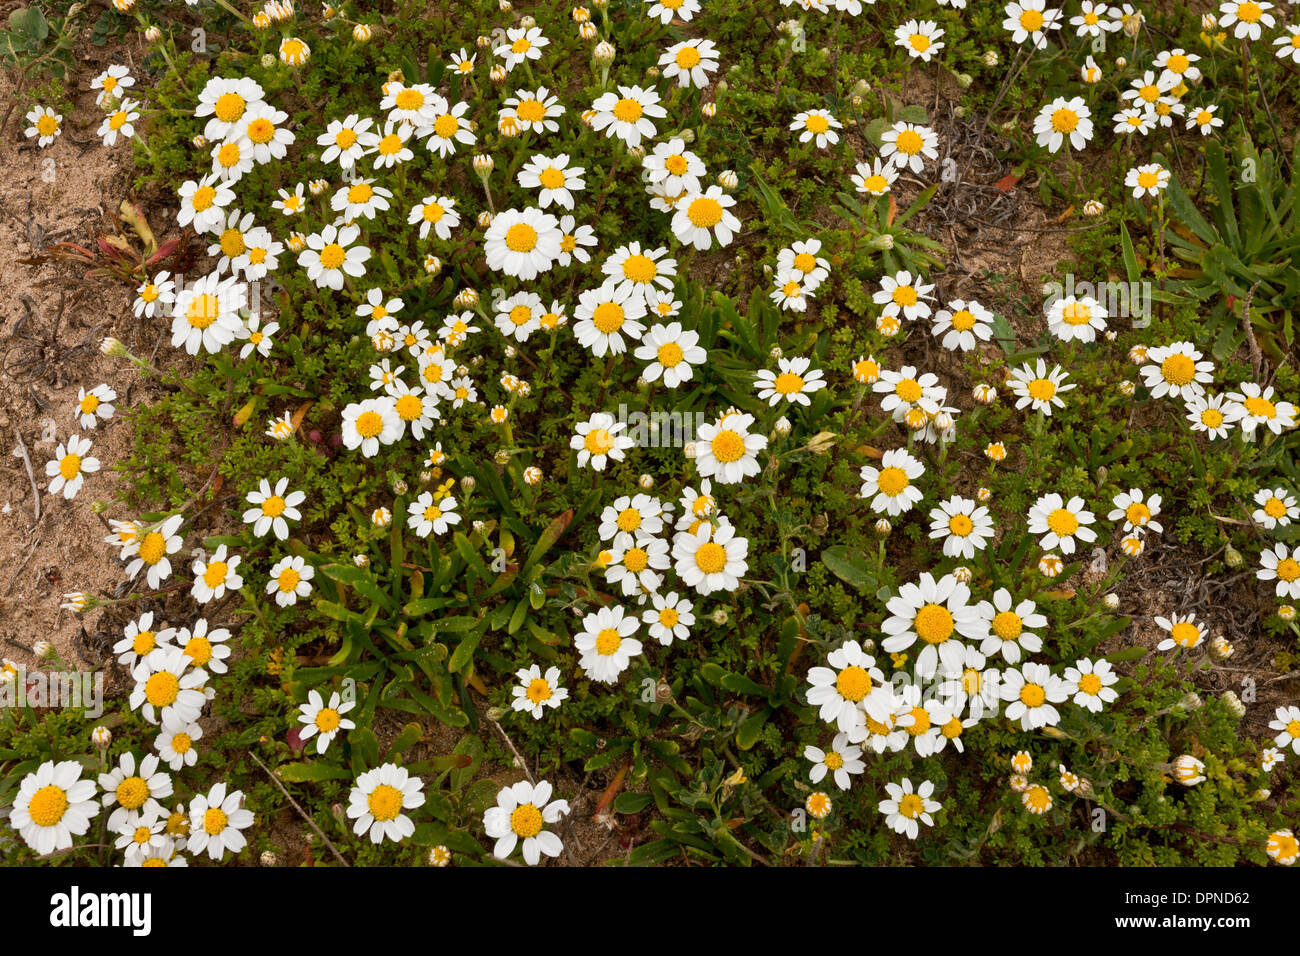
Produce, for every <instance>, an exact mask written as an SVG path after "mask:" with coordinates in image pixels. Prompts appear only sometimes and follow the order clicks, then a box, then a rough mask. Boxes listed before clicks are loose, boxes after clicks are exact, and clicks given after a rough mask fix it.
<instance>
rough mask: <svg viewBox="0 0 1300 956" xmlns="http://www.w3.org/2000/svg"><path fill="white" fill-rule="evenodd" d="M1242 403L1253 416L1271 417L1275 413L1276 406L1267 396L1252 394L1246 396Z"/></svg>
mask: <svg viewBox="0 0 1300 956" xmlns="http://www.w3.org/2000/svg"><path fill="white" fill-rule="evenodd" d="M1242 405H1244V406H1245V408H1246V411H1248V412H1249V413H1250V414H1251V415H1252V416H1253V417H1255V418H1272V417H1273V416H1274V415H1276V414H1277V407H1276V406H1275V405H1274V404H1273V403H1272V402H1270V401H1269V400H1268V399H1267V398H1260V397H1259V396H1258V395H1252V396H1250V397H1249V398H1247V399H1246V400H1245V401H1244V402H1242Z"/></svg>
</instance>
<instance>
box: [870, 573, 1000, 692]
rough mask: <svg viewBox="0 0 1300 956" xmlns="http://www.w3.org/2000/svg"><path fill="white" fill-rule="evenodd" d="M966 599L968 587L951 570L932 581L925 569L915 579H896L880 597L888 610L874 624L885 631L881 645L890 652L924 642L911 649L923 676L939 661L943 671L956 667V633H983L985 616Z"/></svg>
mask: <svg viewBox="0 0 1300 956" xmlns="http://www.w3.org/2000/svg"><path fill="white" fill-rule="evenodd" d="M969 600H970V588H969V587H967V586H966V585H965V584H963V583H961V582H960V581H958V580H957V578H956V577H954V576H953V575H951V574H945V575H944V576H943V577H941V578H940V579H939V580H937V581H936V580H935V579H934V576H933V575H932V574H930V573H929V572H928V571H926V572H924V573H922V574H921V577H920V578H919V579H918V580H917V582H916V583H915V584H913V583H911V582H909V583H907V584H904V585H902V587H900V588H899V590H898V595H897V596H896V597H893V598H890V600H889V601H888V602H886V604H885V610H887V611H888V612H889V615H890V616H889V617H887V618H886V619H885V621H884V623H883V624H881V626H880V627H881V630H882V631H884V632H885V634H887V635H889V636H888V637H886V638H885V639H884V640H883V641H882V642H881V644H880V646H881V648H882V649H883V650H885V651H886V652H887V653H890V654H896V653H899V652H901V651H905V650H907V649H908V648H909V647H911V646H912V645H913V644H915V643H916V642H917V641H920V642H921V643H922V644H924V645H925V646H924V647H923V648H922V649H921V652H920V653H919V654H918V655H917V658H916V673H917V674H918V675H919V676H920V677H922V678H923V679H926V680H928V679H929V678H931V677H933V676H934V675H935V673H936V672H937V671H938V669H939V666H940V664H941V663H942V665H943V667H944V669H945V670H947V671H955V670H959V669H960V668H961V665H962V660H963V655H964V651H965V645H963V644H962V641H961V639H962V638H968V639H970V640H972V641H981V640H984V639H985V638H986V637H987V636H988V624H987V622H986V621H985V620H984V618H983V616H982V615H981V614H980V612H979V608H978V607H976V606H973V605H971V604H969V603H968V602H969Z"/></svg>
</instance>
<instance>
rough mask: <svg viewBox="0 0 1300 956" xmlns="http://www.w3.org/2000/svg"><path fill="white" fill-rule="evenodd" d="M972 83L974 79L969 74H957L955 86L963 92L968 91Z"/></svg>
mask: <svg viewBox="0 0 1300 956" xmlns="http://www.w3.org/2000/svg"><path fill="white" fill-rule="evenodd" d="M974 82H975V80H974V78H973V77H972V76H971V75H970V74H969V73H958V74H957V85H958V86H960V87H961V88H962V89H963V90H968V89H970V85H971V84H972V83H974Z"/></svg>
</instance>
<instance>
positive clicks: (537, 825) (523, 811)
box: [510, 803, 542, 840]
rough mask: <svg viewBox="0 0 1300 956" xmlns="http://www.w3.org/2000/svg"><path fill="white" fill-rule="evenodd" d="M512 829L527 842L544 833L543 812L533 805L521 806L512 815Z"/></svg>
mask: <svg viewBox="0 0 1300 956" xmlns="http://www.w3.org/2000/svg"><path fill="white" fill-rule="evenodd" d="M510 829H511V830H513V831H514V832H515V835H516V836H520V837H523V838H524V839H525V840H527V839H529V838H530V837H535V836H537V834H539V833H541V832H542V811H541V810H538V809H537V808H536V807H535V806H533V805H532V804H531V803H525V804H521V805H520V806H518V807H516V808H515V809H514V811H513V812H511V814H510Z"/></svg>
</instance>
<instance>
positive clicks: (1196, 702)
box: [1178, 690, 1205, 711]
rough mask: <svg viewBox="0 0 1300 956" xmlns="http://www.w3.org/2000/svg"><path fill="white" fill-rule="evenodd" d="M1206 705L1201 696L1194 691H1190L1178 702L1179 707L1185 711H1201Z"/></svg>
mask: <svg viewBox="0 0 1300 956" xmlns="http://www.w3.org/2000/svg"><path fill="white" fill-rule="evenodd" d="M1204 703H1205V702H1204V701H1203V700H1201V697H1200V695H1199V694H1197V693H1196V691H1194V690H1189V691H1188V692H1187V693H1186V694H1184V695H1183V696H1182V697H1181V698H1179V700H1178V706H1179V707H1181V708H1182V709H1183V710H1188V711H1190V710H1200V709H1201V707H1202V706H1203V705H1204Z"/></svg>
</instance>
